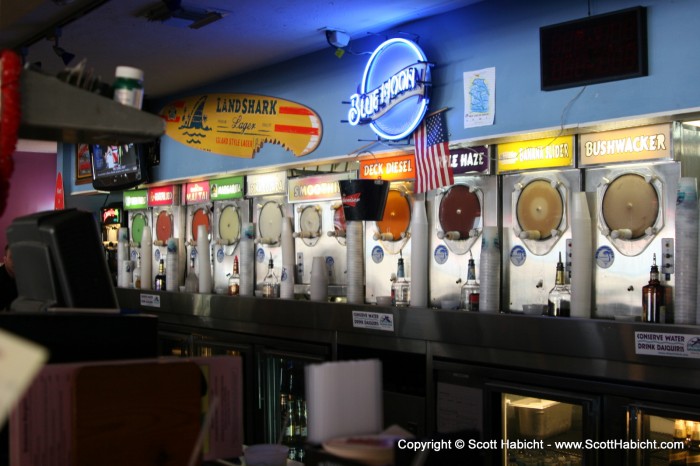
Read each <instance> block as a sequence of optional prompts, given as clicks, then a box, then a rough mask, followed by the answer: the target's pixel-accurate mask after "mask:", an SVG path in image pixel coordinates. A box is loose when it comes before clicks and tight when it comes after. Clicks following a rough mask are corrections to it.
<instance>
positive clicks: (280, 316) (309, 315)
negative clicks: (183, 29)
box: [117, 288, 700, 392]
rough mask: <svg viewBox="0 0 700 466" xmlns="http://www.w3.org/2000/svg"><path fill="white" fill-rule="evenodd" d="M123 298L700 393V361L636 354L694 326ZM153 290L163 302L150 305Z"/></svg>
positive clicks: (271, 330)
mask: <svg viewBox="0 0 700 466" xmlns="http://www.w3.org/2000/svg"><path fill="white" fill-rule="evenodd" d="M117 296H118V299H119V303H120V306H121V307H122V309H128V310H133V311H139V312H143V313H147V314H154V315H157V316H158V317H159V321H160V326H161V328H164V327H167V328H170V329H181V331H183V332H187V331H199V332H202V331H204V332H206V331H217V332H224V333H227V334H228V333H230V334H231V335H233V336H235V335H253V336H259V337H266V338H274V339H284V340H293V341H298V342H304V343H312V344H320V345H324V346H329V347H330V354H331V355H332V358H333V359H334V358H335V355H336V354H337V347H338V345H347V346H356V347H365V348H375V349H379V350H391V351H398V352H407V353H418V354H424V355H425V356H426V361H427V367H426V370H427V371H428V372H432V368H433V362H435V361H445V362H457V363H468V364H477V365H483V366H490V367H502V368H509V369H516V370H524V371H528V372H538V373H544V374H553V375H560V376H565V377H574V378H583V379H597V380H602V381H609V382H613V383H624V384H632V385H639V386H641V387H646V388H658V389H668V390H674V391H676V390H680V391H682V392H693V391H695V392H697V391H698V390H700V364H698V361H697V359H696V358H694V357H670V356H657V355H646V354H638V353H637V351H636V344H637V342H636V339H635V332H645V333H646V332H649V333H651V332H654V333H664V334H672V335H697V336H700V327H696V326H680V325H669V324H648V323H642V322H629V321H615V320H601V319H575V318H552V317H545V316H533V315H518V314H496V313H483V312H482V313H470V312H465V311H452V310H438V309H427V308H413V307H409V308H396V307H381V306H376V305H369V304H366V305H357V304H346V303H321V302H312V301H306V300H283V299H263V298H253V297H242V296H237V297H230V296H224V295H214V294H189V293H172V292H158V291H150V290H148V291H144V290H133V289H122V288H120V289H118V290H117ZM144 297H145V298H147V299H144ZM154 297H155V298H156V301H158V302H159V304H158V306H159V307H154V305H153V304H151V303H152V302H153V298H154ZM142 303H146V305H144V304H142ZM354 311H359V312H370V313H379V314H384V315H386V316H389V317H390V318H391V319H393V328H392V327H391V326H390V325H389V323H388V322H387V329H386V330H375V329H367V328H357V327H356V326H354V325H353V312H354ZM428 379H430V377H428Z"/></svg>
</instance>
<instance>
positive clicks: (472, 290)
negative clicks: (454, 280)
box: [460, 257, 479, 312]
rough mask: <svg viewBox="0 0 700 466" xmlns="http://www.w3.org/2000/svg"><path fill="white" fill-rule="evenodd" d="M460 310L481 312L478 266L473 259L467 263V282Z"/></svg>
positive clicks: (463, 290)
mask: <svg viewBox="0 0 700 466" xmlns="http://www.w3.org/2000/svg"><path fill="white" fill-rule="evenodd" d="M460 309H464V310H467V311H472V312H478V311H479V282H478V281H477V280H476V265H475V264H474V258H472V257H470V258H469V261H468V262H467V281H466V282H464V285H462V290H461V293H460Z"/></svg>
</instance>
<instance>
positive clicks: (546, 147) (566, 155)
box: [496, 136, 574, 173]
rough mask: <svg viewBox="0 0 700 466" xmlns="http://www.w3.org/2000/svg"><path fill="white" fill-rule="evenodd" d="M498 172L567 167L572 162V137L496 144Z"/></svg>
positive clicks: (571, 164)
mask: <svg viewBox="0 0 700 466" xmlns="http://www.w3.org/2000/svg"><path fill="white" fill-rule="evenodd" d="M496 149H497V153H498V157H497V159H496V162H497V165H496V168H497V171H498V173H504V172H512V171H521V170H530V169H533V168H552V167H569V166H573V163H574V137H573V136H563V137H558V138H544V139H533V140H530V141H522V142H510V143H506V144H499V145H498V146H497V148H496Z"/></svg>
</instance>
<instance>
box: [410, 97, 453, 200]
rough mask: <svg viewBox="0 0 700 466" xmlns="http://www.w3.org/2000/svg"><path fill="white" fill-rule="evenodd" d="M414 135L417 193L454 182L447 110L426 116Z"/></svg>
mask: <svg viewBox="0 0 700 466" xmlns="http://www.w3.org/2000/svg"><path fill="white" fill-rule="evenodd" d="M413 137H414V141H415V145H416V185H415V190H414V191H415V193H416V194H418V193H424V192H426V191H430V190H432V189H437V188H439V187H441V186H450V185H452V184H454V182H455V179H454V174H453V173H452V167H451V166H450V163H449V155H450V150H449V146H448V142H447V131H446V129H445V112H442V111H441V112H438V113H433V114H432V115H428V116H427V117H425V118H424V119H423V122H422V123H421V124H420V126H419V127H418V129H417V130H416V132H415V133H414V136H413Z"/></svg>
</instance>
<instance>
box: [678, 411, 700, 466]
mask: <svg viewBox="0 0 700 466" xmlns="http://www.w3.org/2000/svg"><path fill="white" fill-rule="evenodd" d="M674 440H675V439H674ZM685 464H693V465H695V466H700V423H697V422H696V423H695V425H694V426H693V434H692V435H691V437H690V446H689V448H688V458H687V459H686V460H685Z"/></svg>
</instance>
